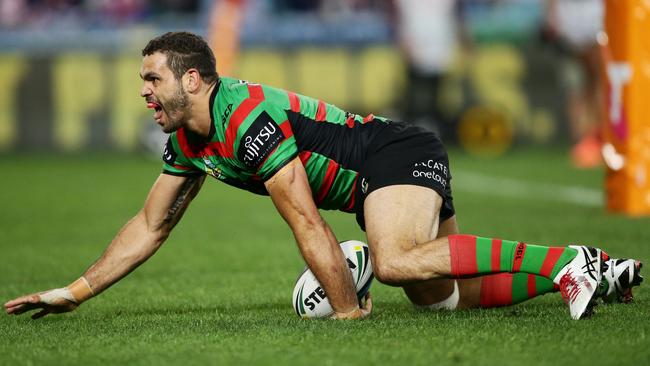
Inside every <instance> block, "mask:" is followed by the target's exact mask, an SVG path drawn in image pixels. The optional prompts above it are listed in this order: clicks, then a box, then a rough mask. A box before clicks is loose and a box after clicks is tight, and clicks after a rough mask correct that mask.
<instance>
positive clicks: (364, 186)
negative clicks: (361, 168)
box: [361, 178, 368, 194]
mask: <svg viewBox="0 0 650 366" xmlns="http://www.w3.org/2000/svg"><path fill="white" fill-rule="evenodd" d="M361 193H363V194H366V193H368V181H367V180H366V178H361Z"/></svg>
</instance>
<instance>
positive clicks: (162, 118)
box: [5, 32, 641, 319]
mask: <svg viewBox="0 0 650 366" xmlns="http://www.w3.org/2000/svg"><path fill="white" fill-rule="evenodd" d="M142 55H143V59H142V66H141V69H140V76H141V77H142V79H143V87H142V89H141V96H142V97H143V98H145V101H146V103H147V106H148V107H149V108H152V109H153V110H154V113H153V118H154V120H155V121H156V123H158V124H159V125H160V127H161V128H162V130H163V131H164V132H166V133H169V134H170V136H169V140H168V141H167V144H166V146H165V149H164V153H163V157H162V159H163V161H164V164H163V170H162V174H161V175H160V176H159V177H158V179H157V180H156V181H155V183H154V184H153V187H152V188H151V191H150V192H149V195H148V197H147V199H146V201H145V203H144V207H143V208H142V210H141V211H139V212H138V213H137V214H136V216H135V217H133V219H131V220H130V221H129V222H128V223H126V225H124V227H123V228H122V229H121V230H120V231H119V232H118V233H117V235H116V236H115V238H114V239H113V241H112V242H111V243H110V245H109V246H108V247H107V249H106V250H105V252H104V253H103V255H102V256H101V257H100V258H99V259H98V260H97V261H96V262H95V263H94V264H93V265H92V266H90V268H89V269H88V270H87V271H86V272H85V273H84V274H83V276H82V277H80V278H79V279H78V280H76V281H75V282H73V283H72V284H70V285H68V286H66V287H62V288H58V289H53V290H49V291H44V292H39V293H35V294H31V295H26V296H22V297H19V298H17V299H15V300H12V301H9V302H7V303H6V304H5V309H6V311H7V313H9V314H22V313H24V312H26V311H29V310H32V309H41V310H40V311H39V312H37V313H35V314H34V315H33V316H32V317H33V318H40V317H42V316H45V315H47V314H49V313H61V312H67V311H71V310H74V309H75V308H76V307H77V306H79V305H80V304H81V303H82V302H84V301H86V300H88V299H89V298H91V297H92V296H96V295H98V294H99V293H101V292H102V291H104V290H106V289H107V288H108V287H110V286H111V285H112V284H114V283H115V282H117V281H119V280H120V279H121V278H123V277H124V276H126V275H127V274H128V273H130V272H131V271H133V270H134V269H135V268H136V267H138V266H139V265H140V264H141V263H143V262H144V261H146V260H147V259H148V258H149V257H150V256H151V255H153V254H154V253H155V252H156V250H157V249H158V248H159V247H160V246H161V245H162V244H163V242H164V241H165V240H166V239H167V237H168V236H169V234H170V232H171V231H172V229H173V228H174V226H175V225H176V224H177V223H178V221H179V220H180V219H181V216H182V215H183V212H184V211H185V210H186V208H187V207H188V205H189V203H190V201H191V200H192V199H193V198H194V197H195V196H196V194H197V193H198V192H199V190H200V188H201V185H202V184H203V182H204V179H205V177H206V176H207V175H210V176H212V177H213V178H216V179H217V180H221V181H223V182H225V183H227V184H230V185H233V186H236V187H239V188H242V189H246V190H249V191H251V192H253V193H257V194H262V195H269V196H270V197H271V200H272V201H273V203H274V204H275V206H276V208H277V210H278V212H279V213H280V214H281V215H282V217H283V218H284V219H285V221H286V222H287V223H288V225H289V227H290V228H291V230H292V231H293V234H294V236H295V240H296V242H297V244H298V247H299V249H300V252H301V254H302V256H303V258H304V260H305V262H306V263H307V264H308V266H309V267H310V268H311V270H312V271H313V272H314V274H315V275H316V277H317V278H318V280H319V281H320V283H321V285H322V286H323V288H324V289H325V291H326V293H327V295H328V297H329V300H330V303H331V305H332V307H333V309H334V310H335V314H334V315H333V317H334V318H337V319H355V318H363V317H365V316H367V315H369V314H370V313H371V310H372V301H371V299H370V298H369V297H368V298H367V299H366V301H365V303H362V304H360V303H359V301H358V300H357V298H356V294H355V287H354V285H353V283H352V277H351V275H350V271H349V270H348V267H347V265H346V262H345V260H344V256H343V253H342V251H341V249H340V247H339V245H338V240H337V239H336V236H335V235H334V233H333V232H332V230H331V229H330V227H329V226H328V225H327V223H326V222H325V221H324V220H323V219H322V217H321V216H320V213H319V211H318V209H319V208H321V209H337V210H342V211H345V212H351V213H355V214H356V220H357V222H358V224H359V225H360V227H361V228H362V229H363V230H365V231H366V234H367V241H368V244H369V246H370V251H371V255H372V261H373V266H374V273H375V276H376V277H377V279H378V280H379V281H381V282H383V283H386V284H389V285H394V286H401V287H403V288H404V291H405V292H406V294H407V296H408V297H409V299H410V300H411V301H412V302H413V303H414V304H416V305H418V306H423V307H429V308H447V309H454V308H459V307H477V306H483V307H491V306H501V305H509V304H512V303H516V302H519V301H523V300H526V299H528V298H530V297H533V296H537V295H539V294H542V293H546V292H549V291H555V290H556V289H558V288H559V290H560V292H561V293H562V295H563V297H564V299H565V300H566V302H567V304H568V305H569V310H570V313H571V316H572V317H573V318H575V319H579V318H581V317H584V316H585V315H588V314H589V313H590V311H591V308H592V306H593V305H594V303H595V301H596V300H597V299H598V298H600V297H603V298H605V297H607V298H614V299H618V300H620V301H629V300H630V299H631V296H632V295H631V289H632V287H633V286H635V285H638V284H639V283H640V281H641V277H640V275H639V271H640V268H641V264H640V263H639V262H638V261H635V260H631V259H622V260H614V259H611V258H609V257H608V256H607V255H606V254H605V252H603V251H602V250H600V249H597V248H590V247H585V246H569V247H546V246H539V245H531V244H526V243H523V242H516V241H508V240H500V239H491V238H481V237H477V236H473V235H466V234H465V235H462V234H459V231H458V225H457V221H456V215H455V210H454V205H453V199H452V195H451V186H450V181H451V173H450V170H449V163H448V159H447V153H446V152H445V149H444V147H443V145H442V143H441V142H440V140H439V139H438V138H437V136H436V135H435V134H433V133H430V132H427V131H425V130H422V129H419V128H417V127H414V126H410V125H405V124H402V123H398V122H393V121H390V120H388V119H386V118H382V117H377V116H373V115H369V116H366V117H361V116H359V115H356V114H352V113H348V112H345V111H343V110H341V109H338V108H337V107H335V106H333V105H330V104H327V103H325V102H323V101H321V100H317V99H313V98H309V97H306V96H302V95H298V94H295V93H292V92H287V91H284V90H280V89H276V88H272V87H269V86H264V85H260V84H253V83H248V82H245V81H241V80H236V79H232V78H227V77H220V76H219V75H218V74H217V73H216V71H215V70H216V68H215V58H214V55H213V54H212V51H211V50H210V48H209V47H208V45H207V44H206V43H205V42H204V41H203V40H202V39H201V38H200V37H198V36H196V35H193V34H190V33H185V32H174V33H166V34H164V35H162V36H160V37H157V38H154V39H152V40H151V41H150V42H149V43H148V44H147V46H146V47H145V48H144V49H143V51H142Z"/></svg>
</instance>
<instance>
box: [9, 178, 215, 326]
mask: <svg viewBox="0 0 650 366" xmlns="http://www.w3.org/2000/svg"><path fill="white" fill-rule="evenodd" d="M204 179H205V176H190V177H179V176H173V175H168V174H161V175H160V177H158V179H157V180H156V182H155V183H154V185H153V187H152V188H151V190H150V192H149V195H148V196H147V199H146V201H145V204H144V206H143V208H142V209H141V210H140V211H139V212H138V213H137V214H136V215H135V217H133V218H132V219H131V220H129V222H127V223H126V224H125V225H124V227H122V229H121V230H120V231H119V232H118V233H117V235H116V236H115V238H114V239H113V241H112V242H111V243H110V245H109V246H108V247H107V248H106V250H105V251H104V253H103V254H102V256H101V257H100V258H99V259H98V260H97V262H95V263H94V264H93V265H92V266H91V267H90V268H88V270H87V271H86V272H85V273H84V275H83V276H82V277H81V278H79V279H78V280H77V281H75V282H73V283H72V284H70V285H69V286H66V287H63V288H58V289H54V290H49V291H44V292H39V293H35V294H30V295H26V296H22V297H19V298H17V299H14V300H11V301H9V302H7V303H6V304H5V310H6V312H7V313H8V314H15V315H18V314H22V313H24V312H26V311H29V310H32V309H42V310H41V311H40V312H38V313H36V314H34V315H33V316H32V318H34V319H37V318H40V317H42V316H45V315H47V314H49V313H62V312H67V311H71V310H74V309H75V308H76V307H77V306H79V304H81V303H82V302H84V301H85V300H88V299H89V298H91V297H92V296H95V295H97V294H99V293H100V292H102V291H104V290H105V289H107V288H108V287H110V286H111V285H112V284H114V283H115V282H117V281H119V280H120V279H121V278H123V277H124V276H126V275H127V274H129V273H130V272H131V271H133V270H134V269H135V268H136V267H138V266H139V265H140V264H141V263H143V262H144V261H146V260H147V259H148V258H149V257H151V256H152V255H153V254H154V253H155V252H156V250H158V248H159V247H160V246H161V245H162V243H163V242H164V241H165V239H167V237H168V236H169V234H170V232H171V230H172V229H173V228H174V226H175V225H176V224H177V223H178V221H179V220H180V218H181V216H182V215H183V213H184V212H185V209H186V208H187V206H188V205H189V203H190V201H191V200H192V198H194V197H195V196H196V194H197V193H198V191H199V189H200V188H201V185H202V184H203V180H204Z"/></svg>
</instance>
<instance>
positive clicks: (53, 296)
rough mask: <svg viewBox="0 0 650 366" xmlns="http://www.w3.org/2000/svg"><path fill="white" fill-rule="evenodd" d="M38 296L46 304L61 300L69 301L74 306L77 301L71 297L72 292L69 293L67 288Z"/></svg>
mask: <svg viewBox="0 0 650 366" xmlns="http://www.w3.org/2000/svg"><path fill="white" fill-rule="evenodd" d="M39 296H40V297H41V301H42V302H44V303H46V304H52V303H54V302H55V301H56V300H59V299H61V298H64V299H66V300H68V301H71V302H73V303H75V304H77V303H78V301H77V299H75V298H74V296H72V292H70V290H68V288H67V287H63V288H57V289H54V290H52V291H48V292H46V293H44V294H41V295H39Z"/></svg>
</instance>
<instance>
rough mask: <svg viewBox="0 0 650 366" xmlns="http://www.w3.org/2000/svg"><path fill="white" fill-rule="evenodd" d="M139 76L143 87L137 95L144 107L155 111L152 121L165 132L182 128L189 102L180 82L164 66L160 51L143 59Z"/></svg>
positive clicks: (164, 60)
mask: <svg viewBox="0 0 650 366" xmlns="http://www.w3.org/2000/svg"><path fill="white" fill-rule="evenodd" d="M140 77H141V78H142V80H143V82H144V84H143V86H142V90H141V91H140V95H141V96H142V97H144V98H145V100H146V102H147V108H152V109H153V110H154V114H153V119H154V120H155V121H156V123H158V124H159V125H160V126H161V127H162V130H163V131H164V132H165V133H171V132H174V131H176V130H178V129H179V128H181V127H182V126H183V124H184V123H185V121H186V120H187V118H188V116H189V104H190V103H189V99H188V96H187V94H186V93H185V90H184V89H183V85H182V84H181V81H180V80H177V79H176V78H175V77H174V74H173V73H172V71H171V70H170V69H169V67H167V56H166V55H165V54H163V53H160V52H155V53H154V54H152V55H148V56H145V57H144V58H143V59H142V66H141V68H140Z"/></svg>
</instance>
